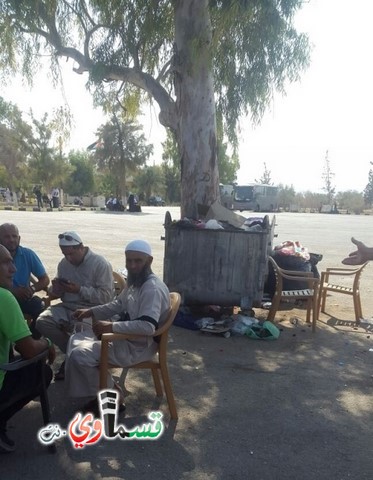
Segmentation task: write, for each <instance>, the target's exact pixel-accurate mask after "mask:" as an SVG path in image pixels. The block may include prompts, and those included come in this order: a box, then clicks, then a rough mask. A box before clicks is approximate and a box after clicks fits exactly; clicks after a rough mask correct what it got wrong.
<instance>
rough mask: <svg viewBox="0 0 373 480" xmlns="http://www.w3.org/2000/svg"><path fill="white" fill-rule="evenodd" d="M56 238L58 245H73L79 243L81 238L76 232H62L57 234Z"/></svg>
mask: <svg viewBox="0 0 373 480" xmlns="http://www.w3.org/2000/svg"><path fill="white" fill-rule="evenodd" d="M58 240H59V243H60V247H74V246H75V245H80V244H81V243H83V242H82V239H81V238H80V236H79V235H78V234H77V233H76V232H64V233H60V234H59V235H58Z"/></svg>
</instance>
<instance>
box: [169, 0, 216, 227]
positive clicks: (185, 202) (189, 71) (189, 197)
mask: <svg viewBox="0 0 373 480" xmlns="http://www.w3.org/2000/svg"><path fill="white" fill-rule="evenodd" d="M210 47H211V23H210V16H209V9H208V0H177V1H176V2H175V48H176V59H175V69H176V72H175V89H176V97H177V110H178V118H179V123H178V126H177V138H178V143H179V152H180V157H181V217H184V216H187V217H189V218H198V216H199V215H198V205H199V204H201V205H211V204H212V203H213V202H214V201H215V200H216V199H217V198H218V196H219V173H218V166H217V149H216V118H215V100H214V85H213V83H214V82H213V73H212V63H211V62H212V60H211V55H210Z"/></svg>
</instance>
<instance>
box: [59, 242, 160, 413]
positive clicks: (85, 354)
mask: <svg viewBox="0 0 373 480" xmlns="http://www.w3.org/2000/svg"><path fill="white" fill-rule="evenodd" d="M125 255H126V268H127V271H128V276H127V283H128V288H126V289H124V290H123V291H122V292H121V293H120V294H119V295H118V297H117V298H116V299H115V300H114V301H112V302H111V303H108V304H106V305H100V306H96V307H91V308H88V309H79V310H77V311H76V312H75V314H74V315H75V317H76V318H77V319H78V320H83V319H85V318H88V317H92V319H93V331H92V330H85V331H83V332H81V333H76V334H74V335H73V336H72V337H71V339H70V343H69V347H68V353H67V360H66V379H67V388H68V394H69V395H70V396H72V397H83V398H87V399H90V400H89V402H88V403H87V404H86V405H85V406H84V410H85V411H91V412H96V411H97V408H98V407H97V393H98V391H99V369H98V365H99V362H100V349H101V342H100V340H99V338H100V335H102V334H103V333H111V332H115V333H134V334H138V335H139V337H138V338H137V339H131V340H127V341H119V342H115V341H114V342H112V343H110V344H109V363H113V364H115V365H121V366H123V367H126V366H129V365H132V364H134V363H139V362H144V361H147V360H150V359H151V358H152V357H153V356H154V354H155V352H156V351H157V343H156V341H155V339H154V337H152V336H151V335H152V334H153V333H154V331H155V330H156V329H157V328H158V326H159V325H162V323H163V322H164V321H165V320H166V317H167V315H168V312H169V309H170V293H169V290H168V288H167V286H166V285H165V284H164V283H163V282H162V280H160V279H159V278H158V277H157V276H156V275H154V273H153V272H152V270H151V264H152V261H153V257H152V252H151V247H150V245H149V243H148V242H146V241H144V240H134V241H132V242H130V243H129V244H128V245H127V246H126V248H125ZM110 383H111V385H110V387H113V386H115V384H114V382H113V380H112V379H111V378H110Z"/></svg>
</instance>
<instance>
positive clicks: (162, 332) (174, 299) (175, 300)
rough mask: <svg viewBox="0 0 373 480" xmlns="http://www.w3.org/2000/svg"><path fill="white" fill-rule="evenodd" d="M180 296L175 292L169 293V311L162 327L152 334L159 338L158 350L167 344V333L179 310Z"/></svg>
mask: <svg viewBox="0 0 373 480" xmlns="http://www.w3.org/2000/svg"><path fill="white" fill-rule="evenodd" d="M180 302H181V295H180V293H177V292H170V303H171V306H170V310H169V312H168V315H167V318H166V320H165V322H164V323H163V325H162V326H161V327H160V328H158V329H157V330H156V331H155V332H154V336H156V337H158V338H159V348H161V347H163V345H164V344H165V343H166V344H167V337H168V331H169V329H170V327H171V325H172V323H173V321H174V320H175V317H176V314H177V311H178V310H179V307H180Z"/></svg>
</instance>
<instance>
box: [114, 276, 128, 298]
mask: <svg viewBox="0 0 373 480" xmlns="http://www.w3.org/2000/svg"><path fill="white" fill-rule="evenodd" d="M113 277H114V290H115V296H118V295H119V294H120V293H121V292H122V290H124V289H125V288H126V286H127V282H126V280H125V278H124V277H123V276H122V275H121V274H120V273H118V272H113Z"/></svg>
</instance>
